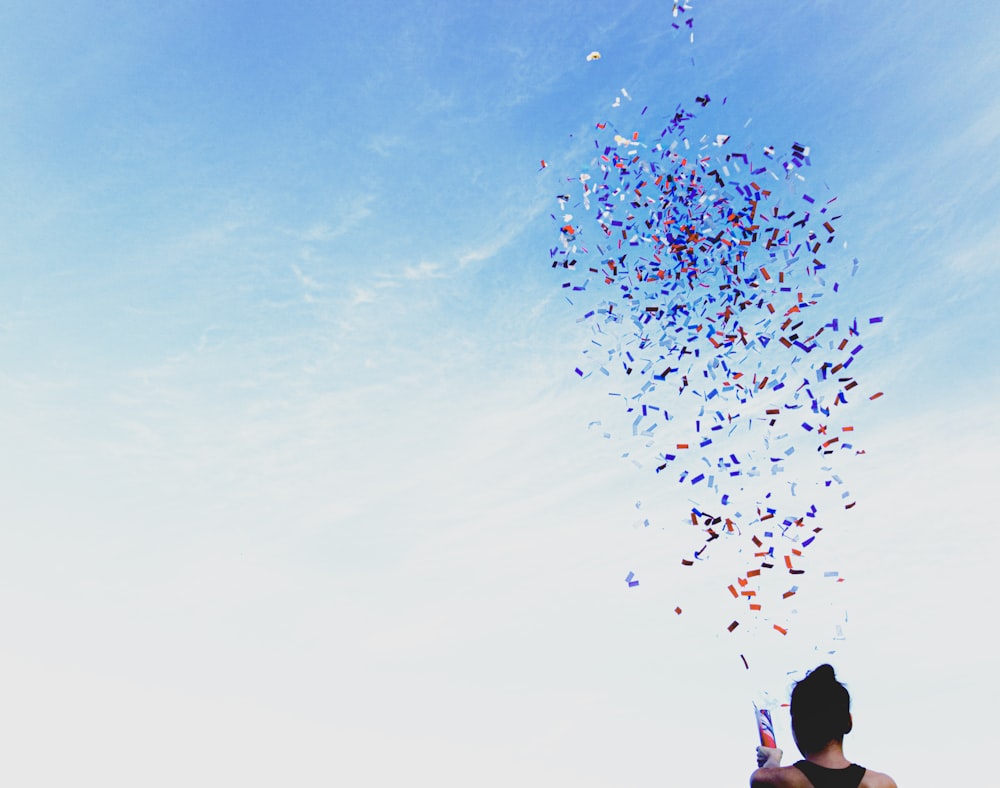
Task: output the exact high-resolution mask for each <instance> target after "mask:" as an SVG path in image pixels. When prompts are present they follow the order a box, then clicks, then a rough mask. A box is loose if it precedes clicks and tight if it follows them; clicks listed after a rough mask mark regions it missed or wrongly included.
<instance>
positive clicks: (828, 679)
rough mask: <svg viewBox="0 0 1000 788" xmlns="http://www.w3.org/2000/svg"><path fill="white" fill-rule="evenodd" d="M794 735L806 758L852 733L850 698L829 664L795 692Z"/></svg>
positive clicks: (793, 699) (801, 683) (808, 676)
mask: <svg viewBox="0 0 1000 788" xmlns="http://www.w3.org/2000/svg"><path fill="white" fill-rule="evenodd" d="M791 711H792V733H793V734H795V743H796V744H797V745H798V747H799V750H801V751H802V754H803V755H808V754H809V753H813V752H819V751H820V750H822V749H823V748H824V747H825V746H826V745H827V744H829V743H830V742H831V741H834V740H836V741H843V740H844V734H845V733H850V731H851V695H850V693H848V691H847V687H845V686H844V685H843V684H841V683H840V682H839V681H837V675H836V674H835V673H834V671H833V667H831V666H830V665H820V666H819V667H818V668H816V670H812V671H810V672H809V673H807V674H806V677H805V678H804V679H802V681H799V682H796V684H795V687H794V689H793V690H792V709H791Z"/></svg>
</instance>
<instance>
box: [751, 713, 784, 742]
mask: <svg viewBox="0 0 1000 788" xmlns="http://www.w3.org/2000/svg"><path fill="white" fill-rule="evenodd" d="M753 710H754V713H755V714H756V716H757V732H758V733H760V746H761V747H771V748H774V747H777V746H778V744H777V742H775V740H774V724H773V723H772V722H771V712H770V711H768V710H767V709H759V708H757V704H756V703H755V704H754V705H753Z"/></svg>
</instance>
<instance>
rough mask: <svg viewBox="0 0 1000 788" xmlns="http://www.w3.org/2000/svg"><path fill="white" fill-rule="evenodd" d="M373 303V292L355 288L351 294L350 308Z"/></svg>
mask: <svg viewBox="0 0 1000 788" xmlns="http://www.w3.org/2000/svg"><path fill="white" fill-rule="evenodd" d="M374 301H375V291H373V290H368V289H366V288H364V287H355V288H354V291H353V292H352V293H351V306H357V305H358V304H371V303H374Z"/></svg>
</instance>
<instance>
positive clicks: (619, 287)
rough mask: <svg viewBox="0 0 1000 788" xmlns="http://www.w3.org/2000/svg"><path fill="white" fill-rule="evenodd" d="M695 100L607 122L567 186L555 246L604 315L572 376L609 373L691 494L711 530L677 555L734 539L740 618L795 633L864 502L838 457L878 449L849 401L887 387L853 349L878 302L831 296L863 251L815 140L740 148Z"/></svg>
mask: <svg viewBox="0 0 1000 788" xmlns="http://www.w3.org/2000/svg"><path fill="white" fill-rule="evenodd" d="M622 94H623V95H625V96H626V97H628V94H627V93H626V92H625V91H624V90H623V91H622ZM694 103H695V105H696V111H691V110H689V109H686V108H684V107H683V106H678V107H677V108H676V110H675V111H674V112H673V113H672V114H668V115H667V116H665V117H664V118H663V119H662V124H661V123H659V122H655V121H651V118H650V116H648V115H647V109H648V108H644V109H643V110H642V111H641V113H640V114H639V115H638V116H637V117H635V118H633V119H631V120H630V121H629V122H631V123H633V124H634V125H633V126H631V127H627V128H626V127H625V126H624V123H623V122H621V121H619V122H618V123H613V122H610V121H606V122H601V123H598V124H597V125H596V134H595V140H594V145H595V155H594V158H593V159H592V161H591V162H589V163H588V165H587V166H586V167H584V168H583V171H582V172H579V173H574V174H573V175H572V176H571V177H568V178H567V180H566V183H567V186H565V187H564V189H565V191H564V193H562V194H559V195H558V196H557V201H558V205H559V212H558V213H557V214H556V213H554V214H552V218H553V219H554V221H555V222H556V225H557V227H558V235H559V242H558V244H557V245H555V246H554V247H553V248H552V249H551V250H550V257H551V261H552V266H553V268H555V269H558V270H559V272H560V273H563V274H565V278H564V279H563V281H562V288H563V290H564V292H565V293H566V295H567V298H568V300H569V301H570V303H571V304H573V305H574V307H576V308H578V309H579V310H580V315H579V318H578V321H579V322H581V323H584V324H586V325H587V326H589V329H590V335H589V342H588V344H587V346H586V348H585V349H584V350H583V353H582V360H581V362H580V364H579V366H578V367H577V368H576V374H577V375H579V376H580V377H582V378H593V379H596V380H603V381H605V382H606V384H607V385H608V387H609V393H610V394H611V396H612V397H613V398H614V399H615V401H617V402H619V403H620V406H621V407H620V412H619V416H620V421H621V424H622V425H623V429H624V430H626V431H628V430H630V431H631V435H632V436H633V437H634V439H635V440H637V441H639V443H640V445H641V446H642V451H644V452H645V459H646V461H647V462H648V463H649V465H650V466H651V467H652V468H653V469H654V472H655V474H656V475H657V476H659V477H661V478H663V479H665V480H668V481H669V482H671V483H672V484H674V485H676V489H677V491H678V493H679V494H678V496H677V499H678V500H680V499H682V498H683V499H688V500H689V501H692V502H694V505H690V504H688V503H685V504H684V510H683V511H682V512H678V518H677V519H678V521H681V520H683V521H684V522H687V523H689V524H690V527H692V528H694V529H697V531H698V534H697V536H696V537H695V539H694V540H693V541H694V544H693V545H692V549H691V552H690V553H689V554H687V555H685V556H682V557H680V561H681V563H682V564H683V565H684V566H695V565H696V564H699V563H700V562H704V561H706V560H707V559H708V558H709V557H710V556H711V555H712V553H713V551H717V550H719V549H725V548H722V547H720V546H721V545H724V544H727V545H729V546H730V547H732V548H734V552H735V553H736V554H738V555H739V556H741V557H742V560H741V562H740V566H741V569H740V572H739V574H738V576H735V577H729V578H728V579H726V580H725V582H724V583H723V584H722V588H724V589H726V590H727V591H728V593H729V594H730V595H731V597H732V600H733V604H734V605H737V607H742V609H743V611H744V613H737V615H738V616H742V615H746V614H750V615H753V616H754V617H755V619H756V620H757V621H761V620H763V621H765V622H766V623H768V624H770V625H771V626H770V627H769V628H770V629H773V631H774V632H776V633H778V634H781V635H784V634H786V633H787V632H788V627H789V623H788V612H789V608H788V604H790V603H789V602H788V600H789V599H791V598H792V597H794V596H795V594H796V593H797V592H798V591H799V585H798V584H799V583H801V582H802V580H801V579H800V578H799V577H798V576H799V575H802V574H804V573H805V572H806V567H807V566H808V564H809V560H808V559H809V554H810V551H811V549H814V548H812V546H813V545H814V544H815V543H816V541H817V540H818V539H819V538H820V534H821V532H822V531H823V526H821V525H820V522H821V516H820V515H821V509H823V507H827V508H829V507H843V508H845V509H851V508H852V507H854V506H855V501H854V499H853V498H852V496H851V494H850V492H849V491H848V490H847V489H846V487H845V485H844V483H843V479H842V477H841V476H840V474H839V473H838V472H837V471H836V469H835V465H836V464H837V462H838V461H839V460H840V459H841V458H844V457H847V456H854V455H856V454H863V453H864V452H863V450H861V449H860V448H858V447H857V445H856V443H855V433H854V426H853V425H852V423H851V421H850V419H849V415H850V407H849V406H850V405H851V404H853V403H855V401H856V400H859V399H860V400H874V399H878V398H879V397H881V396H882V393H881V392H879V391H873V390H869V389H868V388H866V387H865V386H864V385H863V384H862V383H861V382H860V381H859V380H858V379H857V378H855V377H854V373H855V368H854V365H855V364H857V362H858V358H859V355H860V354H861V352H862V350H863V348H864V345H863V342H862V333H863V331H864V330H866V329H867V328H868V327H869V326H871V325H874V324H878V323H881V321H882V318H881V317H877V316H876V317H868V318H864V319H859V318H857V317H854V316H852V317H849V318H845V317H843V316H838V315H837V314H836V313H835V311H834V310H835V308H836V307H837V306H838V303H837V301H838V299H837V298H836V297H837V296H838V294H839V293H840V289H841V288H840V281H841V278H842V277H843V276H845V275H847V276H849V275H852V274H853V271H855V270H856V268H857V265H858V263H857V260H853V261H851V262H850V263H847V262H846V261H845V260H844V259H843V257H844V254H845V253H844V252H843V249H842V248H840V247H838V246H837V245H836V244H834V241H835V237H836V232H837V227H836V225H837V221H838V219H840V218H841V217H840V216H839V215H837V214H836V210H835V206H836V197H831V196H830V195H829V194H828V193H827V189H826V188H825V187H819V188H817V187H814V186H811V185H810V184H809V183H808V181H807V180H806V177H805V174H804V172H805V171H806V170H807V169H808V168H809V167H810V166H811V160H810V149H809V147H808V146H806V145H803V144H800V143H797V142H796V143H792V144H791V145H790V146H789V147H788V148H787V150H779V149H778V148H777V147H776V146H772V145H768V146H766V147H756V148H755V147H753V146H752V145H748V146H747V147H745V148H744V149H742V150H738V149H737V148H736V147H735V146H734V141H733V135H731V134H730V133H717V132H716V133H713V132H702V131H701V130H700V129H699V130H698V131H696V130H695V127H696V126H704V124H705V121H704V119H702V118H699V117H698V116H697V115H696V112H697V113H702V114H705V113H710V110H709V109H708V107H709V105H710V104H711V103H712V99H711V98H710V97H709V96H708V95H704V96H699V97H697V98H696V99H695V102H694ZM723 103H724V102H723ZM620 106H621V103H620V102H619V101H617V100H616V102H615V105H614V107H615V108H618V107H620ZM651 123H652V125H651ZM650 129H652V131H650ZM734 133H735V132H734ZM840 300H843V299H840ZM641 453H642V452H640V454H641ZM834 574H836V573H834ZM629 580H631V576H630V578H629ZM840 580H841V578H839V577H837V578H835V582H839V581H840ZM727 620H728V617H727ZM737 626H739V618H737V619H735V620H732V622H731V623H728V624H727V625H726V628H727V629H728V630H729V631H730V632H733V631H734V630H735V629H736V628H737Z"/></svg>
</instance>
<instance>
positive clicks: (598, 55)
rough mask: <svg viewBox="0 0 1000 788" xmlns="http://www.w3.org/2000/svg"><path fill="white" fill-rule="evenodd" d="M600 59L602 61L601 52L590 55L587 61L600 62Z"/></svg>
mask: <svg viewBox="0 0 1000 788" xmlns="http://www.w3.org/2000/svg"><path fill="white" fill-rule="evenodd" d="M600 59H601V53H600V52H591V53H590V54H589V55H587V60H600Z"/></svg>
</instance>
